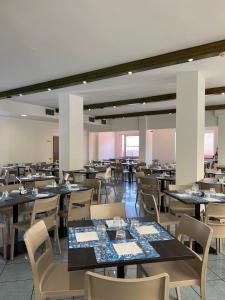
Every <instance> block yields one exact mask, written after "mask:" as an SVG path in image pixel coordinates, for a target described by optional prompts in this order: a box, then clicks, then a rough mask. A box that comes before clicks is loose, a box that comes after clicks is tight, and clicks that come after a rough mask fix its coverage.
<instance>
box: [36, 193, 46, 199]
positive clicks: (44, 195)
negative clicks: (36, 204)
mask: <svg viewBox="0 0 225 300" xmlns="http://www.w3.org/2000/svg"><path fill="white" fill-rule="evenodd" d="M36 197H37V198H45V197H49V194H37V195H36Z"/></svg>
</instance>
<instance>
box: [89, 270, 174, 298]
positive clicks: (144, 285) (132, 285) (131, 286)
mask: <svg viewBox="0 0 225 300" xmlns="http://www.w3.org/2000/svg"><path fill="white" fill-rule="evenodd" d="M168 285H169V276H168V275H167V274H160V275H156V276H153V277H147V278H135V279H119V278H112V277H107V276H103V275H100V274H96V273H93V272H87V273H86V275H85V300H97V299H99V300H100V299H101V300H115V299H118V300H138V299H140V300H150V299H151V300H169V292H168Z"/></svg>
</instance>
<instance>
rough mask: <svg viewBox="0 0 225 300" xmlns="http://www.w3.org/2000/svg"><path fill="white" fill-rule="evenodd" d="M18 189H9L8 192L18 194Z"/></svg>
mask: <svg viewBox="0 0 225 300" xmlns="http://www.w3.org/2000/svg"><path fill="white" fill-rule="evenodd" d="M19 192H20V191H19V190H12V191H10V193H14V194H16V193H18V194H19Z"/></svg>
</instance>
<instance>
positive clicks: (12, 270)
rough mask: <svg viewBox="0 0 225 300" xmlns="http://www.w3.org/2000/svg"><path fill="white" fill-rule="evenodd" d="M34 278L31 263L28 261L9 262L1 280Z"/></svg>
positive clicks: (0, 277)
mask: <svg viewBox="0 0 225 300" xmlns="http://www.w3.org/2000/svg"><path fill="white" fill-rule="evenodd" d="M27 279H32V272H31V268H30V265H29V264H27V263H21V264H7V265H6V266H5V268H4V270H3V272H2V274H1V276H0V282H5V281H17V280H27Z"/></svg>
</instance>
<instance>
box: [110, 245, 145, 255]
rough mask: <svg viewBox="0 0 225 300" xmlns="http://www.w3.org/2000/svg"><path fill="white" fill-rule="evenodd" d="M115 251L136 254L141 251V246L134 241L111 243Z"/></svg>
mask: <svg viewBox="0 0 225 300" xmlns="http://www.w3.org/2000/svg"><path fill="white" fill-rule="evenodd" d="M113 247H114V249H115V250H116V253H117V254H118V255H119V256H122V255H129V254H132V255H137V254H141V253H143V251H142V250H141V248H140V247H139V246H138V245H137V244H136V243H135V242H128V243H118V244H113Z"/></svg>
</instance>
